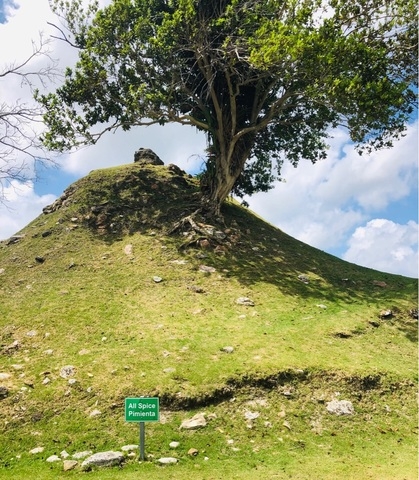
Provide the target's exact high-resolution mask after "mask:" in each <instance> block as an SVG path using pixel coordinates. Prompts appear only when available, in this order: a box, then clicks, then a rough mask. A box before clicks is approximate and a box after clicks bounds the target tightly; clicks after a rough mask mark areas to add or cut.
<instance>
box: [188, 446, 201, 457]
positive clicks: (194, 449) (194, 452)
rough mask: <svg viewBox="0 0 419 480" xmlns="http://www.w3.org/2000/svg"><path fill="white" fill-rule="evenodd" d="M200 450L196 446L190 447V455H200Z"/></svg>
mask: <svg viewBox="0 0 419 480" xmlns="http://www.w3.org/2000/svg"><path fill="white" fill-rule="evenodd" d="M198 453H199V451H198V450H197V449H196V448H190V449H189V450H188V455H190V456H191V457H196V456H197V455H198Z"/></svg>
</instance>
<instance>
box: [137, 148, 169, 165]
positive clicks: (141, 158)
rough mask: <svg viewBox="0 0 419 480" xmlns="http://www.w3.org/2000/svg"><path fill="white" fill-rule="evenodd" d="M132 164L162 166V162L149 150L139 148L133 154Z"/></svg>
mask: <svg viewBox="0 0 419 480" xmlns="http://www.w3.org/2000/svg"><path fill="white" fill-rule="evenodd" d="M134 162H135V163H140V164H142V165H164V162H163V161H162V160H161V159H160V158H159V156H158V155H157V154H156V153H154V152H153V150H151V149H150V148H139V149H138V150H137V151H136V152H135V153H134Z"/></svg>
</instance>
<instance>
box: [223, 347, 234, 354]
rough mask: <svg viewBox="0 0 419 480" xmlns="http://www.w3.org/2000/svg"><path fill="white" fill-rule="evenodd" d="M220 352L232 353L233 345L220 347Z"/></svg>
mask: <svg viewBox="0 0 419 480" xmlns="http://www.w3.org/2000/svg"><path fill="white" fill-rule="evenodd" d="M221 351H222V352H225V353H233V352H234V347H230V346H227V347H223V348H222V349H221Z"/></svg>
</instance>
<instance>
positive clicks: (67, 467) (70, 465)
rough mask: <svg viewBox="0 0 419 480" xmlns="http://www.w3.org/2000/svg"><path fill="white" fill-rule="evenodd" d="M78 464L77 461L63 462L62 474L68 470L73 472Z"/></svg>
mask: <svg viewBox="0 0 419 480" xmlns="http://www.w3.org/2000/svg"><path fill="white" fill-rule="evenodd" d="M78 464H79V462H78V461H77V460H64V462H63V470H64V472H68V471H69V470H74V469H75V468H76V467H77V465H78Z"/></svg>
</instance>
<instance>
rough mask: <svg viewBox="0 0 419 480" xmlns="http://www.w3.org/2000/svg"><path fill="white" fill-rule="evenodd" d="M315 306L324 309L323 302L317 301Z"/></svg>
mask: <svg viewBox="0 0 419 480" xmlns="http://www.w3.org/2000/svg"><path fill="white" fill-rule="evenodd" d="M316 307H319V308H322V309H323V310H326V308H327V307H326V305H323V303H318V304H317V305H316Z"/></svg>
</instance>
